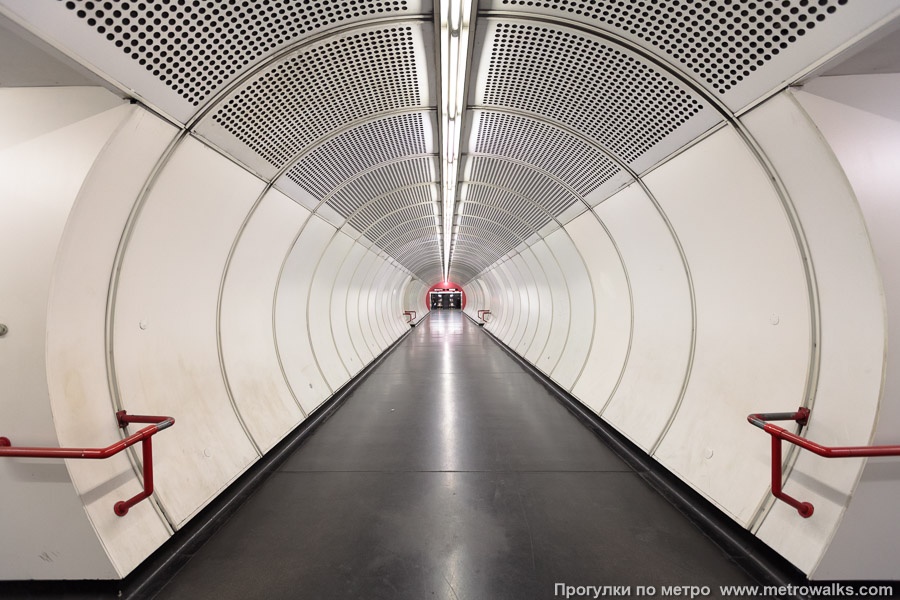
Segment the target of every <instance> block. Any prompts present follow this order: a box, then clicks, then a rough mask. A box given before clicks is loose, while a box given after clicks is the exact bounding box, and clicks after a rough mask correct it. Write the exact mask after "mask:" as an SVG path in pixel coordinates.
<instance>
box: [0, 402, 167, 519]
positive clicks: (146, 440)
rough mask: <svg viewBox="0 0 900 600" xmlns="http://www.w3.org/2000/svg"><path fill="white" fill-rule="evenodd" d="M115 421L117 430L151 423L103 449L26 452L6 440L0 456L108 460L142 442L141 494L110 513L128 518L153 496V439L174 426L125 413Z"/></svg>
mask: <svg viewBox="0 0 900 600" xmlns="http://www.w3.org/2000/svg"><path fill="white" fill-rule="evenodd" d="M116 421H117V422H118V424H119V427H121V428H125V427H128V425H129V424H130V423H150V424H151V425H150V426H149V427H144V428H143V429H141V430H140V431H137V432H135V433H132V434H131V435H129V436H128V437H126V438H125V439H122V440H119V441H118V442H116V443H115V444H112V445H109V446H107V447H106V448H28V447H25V446H13V445H12V444H11V442H10V441H9V438H5V437H3V438H0V456H12V457H20V458H25V457H29V458H94V459H100V458H109V457H110V456H113V455H115V454H118V453H119V452H121V451H122V450H124V449H125V448H128V447H129V446H133V445H134V444H136V443H138V442H141V450H142V451H143V457H144V460H143V463H144V491H142V492H141V493H139V494H137V495H135V496H133V497H132V498H129V499H128V500H121V501H119V502H116V504H115V506H113V511H114V512H115V513H116V514H117V515H119V516H120V517H124V516H125V515H126V514H128V509H129V508H131V507H132V506H134V505H135V504H137V503H138V502H140V501H141V500H144V499H145V498H149V497H150V494H152V493H153V443H152V441H151V440H152V437H153V435H154V434H157V433H159V432H160V431H162V430H163V429H168V428H169V427H171V426H172V425H174V424H175V419H173V418H172V417H156V416H146V415H129V414H128V413H127V412H125V411H124V410H120V411H119V412H117V413H116Z"/></svg>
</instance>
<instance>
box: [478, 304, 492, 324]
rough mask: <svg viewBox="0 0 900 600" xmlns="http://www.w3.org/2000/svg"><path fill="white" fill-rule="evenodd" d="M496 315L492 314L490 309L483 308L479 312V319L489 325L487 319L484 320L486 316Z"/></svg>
mask: <svg viewBox="0 0 900 600" xmlns="http://www.w3.org/2000/svg"><path fill="white" fill-rule="evenodd" d="M492 314H494V313H492V312H491V309H489V308H482V309H481V310H479V311H478V318H479V319H481V320H482V321H484V322H485V323H487V319H485V318H484V315H492Z"/></svg>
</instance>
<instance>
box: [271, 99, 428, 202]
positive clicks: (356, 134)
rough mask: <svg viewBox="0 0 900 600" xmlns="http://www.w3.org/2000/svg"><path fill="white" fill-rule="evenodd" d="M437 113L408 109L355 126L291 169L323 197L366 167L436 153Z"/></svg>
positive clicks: (293, 175)
mask: <svg viewBox="0 0 900 600" xmlns="http://www.w3.org/2000/svg"><path fill="white" fill-rule="evenodd" d="M435 129H436V123H435V121H434V114H433V113H404V114H401V115H396V116H392V117H386V118H384V119H378V120H375V121H370V122H367V123H364V124H362V125H359V126H358V127H354V128H353V129H350V130H349V131H346V132H344V133H342V134H340V135H337V136H335V137H332V138H331V139H329V140H328V141H327V142H324V143H322V144H320V145H318V146H316V148H315V150H313V151H312V152H310V153H308V154H307V155H306V156H304V157H303V158H302V159H301V160H300V161H299V162H297V164H296V165H295V166H294V167H293V168H292V169H291V170H290V171H289V172H288V177H290V178H291V179H292V180H293V181H294V182H295V183H296V184H297V185H299V186H300V187H302V188H303V189H305V190H306V191H308V192H309V193H310V194H312V195H313V196H315V197H317V198H319V199H320V200H322V199H325V198H326V197H327V196H329V195H330V194H331V193H332V192H333V191H334V190H335V188H337V187H339V186H340V185H341V184H342V183H344V182H346V181H347V180H349V179H351V178H352V177H354V176H356V175H357V174H358V173H360V172H362V171H366V170H368V169H371V168H373V167H375V166H377V165H380V164H383V163H388V162H391V161H395V160H397V159H401V158H405V157H409V156H419V155H429V154H430V155H435V154H436V150H435V147H434V131H435Z"/></svg>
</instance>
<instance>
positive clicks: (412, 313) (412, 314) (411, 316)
mask: <svg viewBox="0 0 900 600" xmlns="http://www.w3.org/2000/svg"><path fill="white" fill-rule="evenodd" d="M403 314H404V315H406V316H407V317H409V319H407V320H406V322H407V323H412V320H413V319H415V318H416V311H414V310H405V311H403Z"/></svg>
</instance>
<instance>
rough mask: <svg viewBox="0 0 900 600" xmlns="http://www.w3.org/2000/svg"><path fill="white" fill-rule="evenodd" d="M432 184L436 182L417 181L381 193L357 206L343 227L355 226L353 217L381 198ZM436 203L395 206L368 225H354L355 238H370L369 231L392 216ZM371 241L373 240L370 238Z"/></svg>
mask: <svg viewBox="0 0 900 600" xmlns="http://www.w3.org/2000/svg"><path fill="white" fill-rule="evenodd" d="M432 185H434V184H431V183H416V184H413V185H408V186H403V187H399V188H397V189H395V190H391V191H390V192H388V193H387V194H382V195H380V196H379V197H378V198H373V199H372V200H369V201H368V202H366V203H365V204H363V205H362V206H360V207H359V208H357V209H356V210H354V211H353V212H352V213H351V214H350V215H348V216H347V224H346V225H344V226H343V227H347V226H349V227H353V224H352V223H350V221H351V219H353V218H354V217H355V216H356V215H358V214H359V213H360V212H361V211H362V210H363V209H364V208H366V207H370V206H372V205H373V204H374V203H376V202H378V201H379V200H383V199H384V198H387V197H389V196H391V195H392V194H395V193H396V192H398V191H403V190H414V189H418V188H430V187H431V186H432ZM434 205H435V202H434V201H428V202H415V203H412V204H404V205H403V206H401V207H400V208H395V209H394V210H392V211H390V212H386V213H383V214H382V215H381V216H380V217H378V218H377V219H375V220H373V221H372V222H371V223H369V224H368V225H366V226H365V227H363V228H356V227H354V230H355V232H356V233H357V234H358V235H357V237H356V238H355V239H359V238H361V237H366V238H367V239H369V238H368V235H367V232H369V231H371V230H372V229H374V228H375V227H377V226H378V225H380V224H382V223H384V222H385V221H387V220H388V219H390V218H391V217H395V216H397V215H399V214H401V213H403V212H406V211H409V210H412V209H415V208H419V207H423V206H434ZM432 215H434V210H433V209H432ZM370 241H371V240H370Z"/></svg>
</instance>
